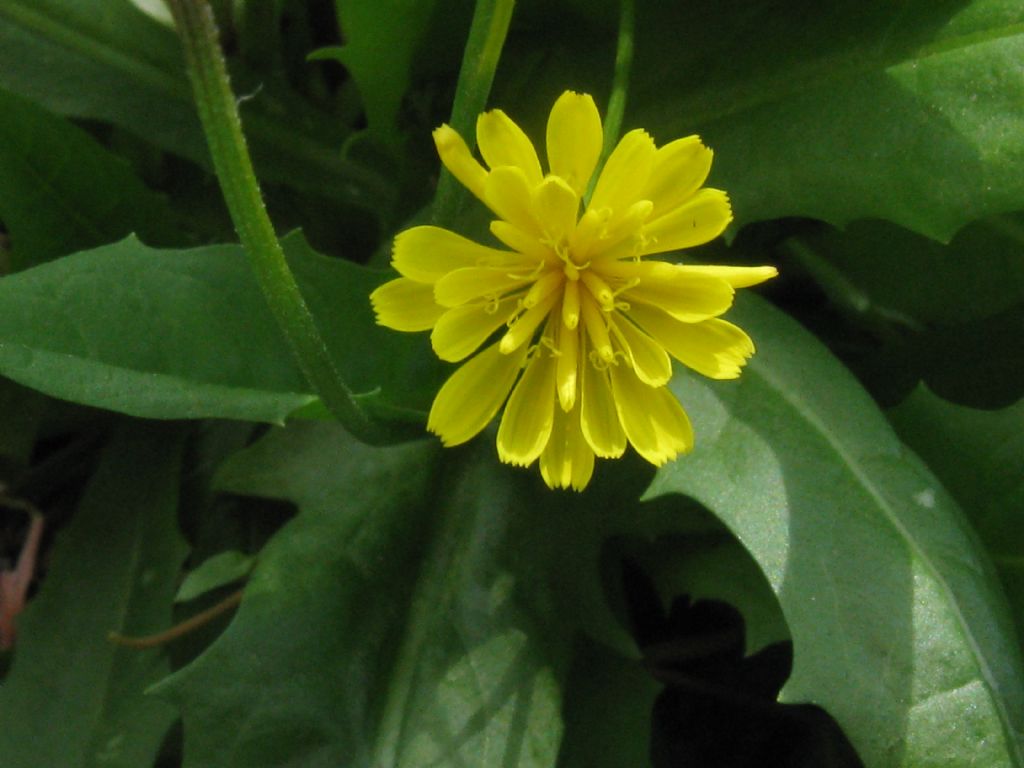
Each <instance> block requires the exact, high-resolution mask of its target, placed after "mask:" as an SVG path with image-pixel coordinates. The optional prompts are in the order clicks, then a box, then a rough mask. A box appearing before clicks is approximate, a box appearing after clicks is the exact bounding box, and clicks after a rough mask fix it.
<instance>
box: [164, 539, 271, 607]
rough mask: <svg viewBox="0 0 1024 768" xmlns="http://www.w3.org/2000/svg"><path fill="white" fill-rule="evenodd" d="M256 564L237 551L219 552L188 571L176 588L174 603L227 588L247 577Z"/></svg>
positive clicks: (254, 559)
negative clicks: (179, 585)
mask: <svg viewBox="0 0 1024 768" xmlns="http://www.w3.org/2000/svg"><path fill="white" fill-rule="evenodd" d="M255 564H256V558H255V557H253V556H252V555H246V554H244V553H242V552H239V551H237V550H229V551H227V552H221V553H220V554H217V555H214V556H213V557H211V558H209V559H208V560H205V561H204V562H203V563H202V565H200V566H199V567H198V568H196V569H195V570H194V571H190V572H189V574H188V576H186V577H185V580H184V581H183V582H181V587H179V588H178V594H177V595H175V596H174V602H176V603H184V602H187V601H189V600H194V599H195V598H197V597H199V596H200V595H205V594H206V593H207V592H210V591H211V590H214V589H219V588H220V587H224V586H227V585H228V584H231V583H233V582H236V581H238V580H239V579H244V578H245V577H246V576H248V575H249V571H251V570H252V568H253V566H254V565H255Z"/></svg>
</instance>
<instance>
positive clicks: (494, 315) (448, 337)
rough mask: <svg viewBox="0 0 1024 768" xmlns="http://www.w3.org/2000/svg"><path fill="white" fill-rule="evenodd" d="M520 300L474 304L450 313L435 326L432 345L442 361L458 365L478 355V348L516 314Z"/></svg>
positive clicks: (431, 340) (444, 315) (445, 314)
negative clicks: (472, 355)
mask: <svg viewBox="0 0 1024 768" xmlns="http://www.w3.org/2000/svg"><path fill="white" fill-rule="evenodd" d="M518 303H519V300H518V299H517V298H516V297H514V296H513V297H510V298H507V299H505V300H504V301H502V302H501V303H500V304H498V305H497V308H495V306H494V305H493V304H470V305H467V306H464V307H456V308H455V309H449V310H448V311H447V312H445V313H444V314H443V315H441V317H440V319H438V321H437V324H436V325H435V326H434V331H433V333H431V334H430V343H431V345H432V346H433V347H434V353H435V354H436V355H437V356H438V357H439V358H441V359H442V360H447V361H448V362H450V363H457V362H459V361H460V360H463V359H465V358H467V357H469V356H470V355H471V354H473V353H474V352H476V350H477V348H478V347H479V346H480V345H481V344H483V343H484V342H485V341H487V339H488V338H489V337H490V335H491V334H492V333H494V332H495V331H497V330H498V329H499V328H501V327H502V326H503V325H505V323H507V322H508V319H509V318H510V317H512V315H513V313H514V312H515V311H516V308H517V306H518Z"/></svg>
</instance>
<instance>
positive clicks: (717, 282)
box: [601, 261, 734, 323]
mask: <svg viewBox="0 0 1024 768" xmlns="http://www.w3.org/2000/svg"><path fill="white" fill-rule="evenodd" d="M601 271H602V272H603V273H604V274H605V276H606V277H609V278H611V277H615V278H617V279H618V280H620V281H622V282H623V283H624V284H625V285H626V286H629V287H626V288H625V289H620V294H619V295H620V296H621V297H622V298H623V299H625V300H626V301H627V302H629V303H630V304H632V303H633V302H643V303H644V304H650V305H652V306H655V307H660V308H661V309H663V310H665V311H666V312H668V313H669V314H670V315H672V316H673V317H674V318H676V319H677V320H682V321H683V322H684V323H696V322H699V321H701V320H706V319H707V318H709V317H716V316H717V315H720V314H722V313H723V312H725V311H726V310H727V309H728V308H729V307H730V306H732V300H733V294H734V291H733V288H732V286H731V285H729V284H728V283H727V282H726V281H725V280H722V279H720V278H718V277H714V276H711V275H704V274H700V273H695V272H691V271H688V270H687V268H686V267H683V266H680V265H678V264H667V263H665V262H663V261H640V262H622V261H619V262H613V263H611V264H604V263H602V265H601ZM631 283H632V285H630V284H631Z"/></svg>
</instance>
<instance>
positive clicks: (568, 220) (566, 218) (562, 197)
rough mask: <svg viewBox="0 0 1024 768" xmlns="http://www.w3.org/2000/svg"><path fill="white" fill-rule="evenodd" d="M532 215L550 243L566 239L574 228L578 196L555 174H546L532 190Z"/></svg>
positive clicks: (578, 203) (578, 201) (577, 211)
mask: <svg viewBox="0 0 1024 768" xmlns="http://www.w3.org/2000/svg"><path fill="white" fill-rule="evenodd" d="M532 202H533V216H534V218H535V219H536V220H537V221H538V222H539V223H540V227H541V230H542V231H543V232H544V235H545V239H547V240H548V241H549V242H552V243H561V242H562V241H567V240H568V237H569V235H570V234H572V232H573V230H574V229H576V217H577V215H578V214H579V210H580V198H579V195H577V194H576V192H574V191H573V190H572V188H571V187H570V186H569V185H568V184H567V183H565V182H564V181H563V180H562V179H560V178H558V177H557V176H548V177H547V178H546V179H544V181H542V182H541V183H540V185H539V186H538V187H536V188H535V189H534V190H533V195H532Z"/></svg>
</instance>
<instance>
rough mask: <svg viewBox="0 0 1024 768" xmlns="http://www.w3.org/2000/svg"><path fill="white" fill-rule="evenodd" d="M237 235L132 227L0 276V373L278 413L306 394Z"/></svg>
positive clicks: (232, 410) (121, 405)
mask: <svg viewBox="0 0 1024 768" xmlns="http://www.w3.org/2000/svg"><path fill="white" fill-rule="evenodd" d="M247 271H248V264H247V263H246V262H245V258H244V254H243V253H242V252H241V249H240V248H238V247H237V246H210V247H207V248H197V249H193V250H189V251H157V250H154V249H151V248H148V247H146V246H145V245H143V244H142V243H140V242H139V241H138V240H136V239H135V238H128V239H127V240H123V241H122V242H120V243H116V244H114V245H110V246H106V247H103V248H97V249H96V250H93V251H87V252H83V253H79V254H75V255H73V256H69V257H66V258H64V259H60V260H59V261H56V262H52V263H49V264H44V265H42V266H39V267H36V268H34V269H30V270H27V271H25V272H20V273H18V274H16V275H11V276H9V277H6V278H4V279H3V280H0V328H2V330H0V373H3V375H5V376H8V377H9V378H11V379H14V380H15V381H17V382H19V383H21V384H24V385H25V386H29V387H33V388H34V389H38V390H40V391H42V392H45V393H46V394H49V395H52V396H54V397H59V398H63V399H65V400H72V401H74V402H78V403H83V404H86V405H92V406H96V407H100V408H108V409H110V410H115V411H120V412H122V413H127V414H130V415H133V416H143V417H150V418H200V417H205V416H220V417H224V418H238V419H249V420H254V421H283V420H284V418H285V417H286V416H287V415H288V414H289V413H290V412H292V411H293V410H295V409H296V408H298V407H300V406H302V405H304V404H307V403H309V402H311V401H312V400H313V396H312V395H311V394H309V392H308V387H307V386H306V385H305V384H304V383H303V381H302V377H301V375H300V374H299V373H298V371H297V370H296V367H295V365H294V364H293V363H292V361H291V357H290V354H289V352H288V349H287V347H286V346H285V343H284V340H283V338H282V336H281V333H280V331H279V330H278V329H277V327H276V326H275V325H274V322H273V320H272V319H271V318H270V316H269V312H268V311H267V309H266V308H265V304H264V302H263V297H262V296H261V295H260V293H259V291H258V290H257V289H256V286H255V282H254V280H253V278H252V277H251V276H250V275H249V274H247Z"/></svg>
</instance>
